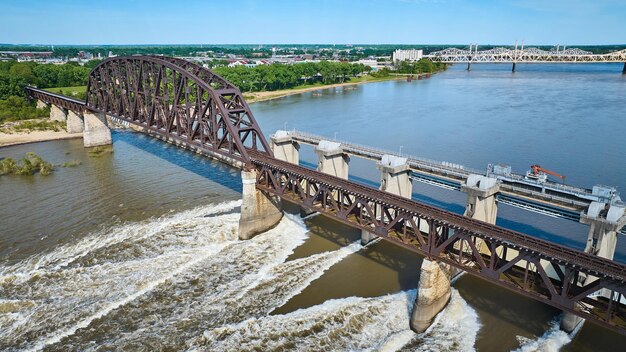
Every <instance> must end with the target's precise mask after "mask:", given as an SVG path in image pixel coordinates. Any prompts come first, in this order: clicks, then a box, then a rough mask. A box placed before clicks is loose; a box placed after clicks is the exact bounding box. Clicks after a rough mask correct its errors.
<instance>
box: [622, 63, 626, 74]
mask: <svg viewBox="0 0 626 352" xmlns="http://www.w3.org/2000/svg"><path fill="white" fill-rule="evenodd" d="M622 74H623V75H626V62H624V68H623V69H622Z"/></svg>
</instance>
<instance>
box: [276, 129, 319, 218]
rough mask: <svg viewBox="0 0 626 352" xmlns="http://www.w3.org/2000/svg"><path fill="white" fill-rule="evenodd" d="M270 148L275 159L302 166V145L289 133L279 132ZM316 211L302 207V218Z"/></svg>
mask: <svg viewBox="0 0 626 352" xmlns="http://www.w3.org/2000/svg"><path fill="white" fill-rule="evenodd" d="M270 148H272V152H273V153H274V157H275V158H276V159H278V160H283V161H286V162H288V163H292V164H295V165H299V164H300V144H299V143H298V142H296V141H295V140H293V138H291V136H290V135H289V131H284V130H278V131H276V133H274V134H273V135H272V137H271V138H270ZM314 213H316V211H313V210H310V209H307V208H305V207H300V217H303V218H304V217H307V216H309V215H311V214H314Z"/></svg>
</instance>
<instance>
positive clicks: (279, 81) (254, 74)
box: [213, 61, 372, 92]
mask: <svg viewBox="0 0 626 352" xmlns="http://www.w3.org/2000/svg"><path fill="white" fill-rule="evenodd" d="M371 70H372V68H371V67H369V66H365V65H363V64H351V63H347V62H332V61H320V62H303V63H297V64H293V65H284V64H272V65H257V66H254V67H248V66H243V65H241V66H235V67H227V66H220V67H216V68H214V69H213V71H214V72H215V73H217V74H218V75H220V76H222V77H224V78H225V79H226V80H228V81H230V82H231V83H232V84H234V85H236V86H237V87H239V89H241V90H242V91H246V92H259V91H272V90H279V89H289V88H294V87H297V86H301V85H307V84H315V83H322V84H333V83H343V82H346V81H348V80H350V79H351V78H352V77H356V76H358V75H360V74H362V73H368V72H370V71H371Z"/></svg>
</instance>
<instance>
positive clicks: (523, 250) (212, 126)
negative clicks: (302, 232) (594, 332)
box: [27, 56, 626, 334]
mask: <svg viewBox="0 0 626 352" xmlns="http://www.w3.org/2000/svg"><path fill="white" fill-rule="evenodd" d="M27 93H28V94H29V95H30V96H31V97H32V98H33V99H37V100H38V104H43V103H46V104H50V105H51V115H52V114H54V115H55V116H56V117H58V116H65V118H66V120H67V126H68V129H69V128H70V126H73V127H72V128H80V129H81V130H82V128H83V127H84V134H83V138H84V143H85V145H86V146H92V145H98V144H107V143H108V144H110V143H111V136H110V131H109V130H108V126H107V123H108V122H107V119H108V118H113V119H118V120H122V121H124V122H126V123H129V124H130V125H131V126H132V127H133V128H134V129H135V130H138V131H140V132H143V133H147V134H150V135H152V136H155V137H158V138H161V139H163V140H166V141H168V142H170V143H174V144H177V145H180V146H181V147H185V148H188V149H191V150H194V151H196V152H199V153H203V154H206V155H208V156H211V157H213V158H216V159H219V160H221V161H224V162H227V163H229V164H231V165H233V166H236V167H239V168H241V169H242V181H243V182H242V183H243V203H242V206H241V218H240V225H239V237H240V238H241V239H247V238H250V237H252V236H254V235H255V234H257V233H260V232H263V231H266V230H267V229H269V228H271V227H273V226H275V225H276V223H277V222H278V221H279V220H280V218H281V216H282V210H281V207H280V200H284V201H288V202H292V203H296V204H298V205H300V206H302V207H303V208H304V209H305V210H308V211H317V212H319V213H320V214H322V215H324V216H327V217H329V218H332V219H335V220H337V221H340V222H343V223H345V224H348V225H350V226H353V227H355V228H358V229H361V230H362V242H366V241H371V239H372V238H376V237H380V238H382V239H384V240H387V241H390V242H392V243H395V244H398V245H400V246H403V247H405V248H407V249H409V250H412V251H414V252H417V253H419V254H421V255H423V256H425V257H426V259H425V260H424V261H423V264H422V271H421V275H422V276H429V275H434V276H435V277H437V278H438V279H437V280H428V279H424V280H420V285H421V284H422V281H423V282H425V283H431V282H434V281H436V285H437V286H438V287H436V289H435V290H432V288H433V287H425V289H426V290H424V291H423V296H420V297H419V299H418V300H416V303H415V305H414V309H413V313H412V318H411V326H412V328H414V329H415V330H416V331H424V330H425V329H426V327H427V326H428V324H430V322H431V321H432V319H433V318H434V316H435V314H437V313H438V312H439V311H441V309H443V307H444V306H445V304H446V303H447V301H448V299H449V297H450V281H449V275H450V272H451V269H450V268H451V267H452V268H457V269H459V270H462V271H465V272H467V273H469V274H472V275H474V276H477V277H480V278H482V279H484V280H486V281H489V282H491V283H494V284H496V285H499V286H502V287H505V288H508V289H510V290H513V291H515V292H518V293H521V294H523V295H526V296H528V297H531V298H533V299H535V300H537V301H540V302H544V303H546V304H549V305H551V306H554V307H556V308H558V309H561V310H563V311H565V312H569V313H570V316H571V317H574V318H576V317H582V318H586V319H589V320H590V321H593V322H595V323H597V324H600V325H602V326H605V327H608V328H610V329H613V330H615V331H618V332H620V333H622V334H626V305H625V303H626V265H624V264H622V263H618V262H615V261H613V260H611V258H612V256H613V252H614V250H615V242H616V241H617V236H616V232H617V231H618V230H619V229H617V227H619V226H623V223H622V222H621V221H620V223H619V226H618V225H617V224H614V223H613V222H614V221H613V220H614V218H615V217H616V216H617V218H619V219H623V217H622V216H623V215H624V209H623V208H622V207H619V206H615V205H612V204H604V203H601V202H592V203H591V204H590V205H589V208H588V209H586V210H585V212H584V214H581V217H582V216H583V215H584V218H585V219H587V220H588V221H589V222H590V223H591V224H592V226H591V230H590V241H589V243H588V248H587V249H586V251H585V252H583V251H580V250H577V249H572V248H568V247H565V246H562V245H559V244H556V243H552V242H549V241H545V240H541V239H538V238H536V237H533V236H529V235H526V234H522V233H519V232H516V231H512V230H508V229H505V228H502V227H499V226H496V225H495V216H496V210H497V206H496V194H497V193H498V192H499V189H500V183H499V181H498V180H497V179H496V178H491V177H488V176H485V175H473V174H470V175H466V178H465V180H464V183H463V184H462V185H461V188H462V189H464V190H465V191H466V192H467V193H468V206H467V211H466V216H464V215H459V214H455V213H452V212H449V211H446V210H443V209H439V208H436V207H432V206H429V205H426V204H423V203H420V202H416V201H414V200H412V199H410V194H409V195H408V196H407V194H406V192H407V190H408V191H410V189H411V181H410V177H409V168H410V166H409V165H407V161H406V160H403V159H402V158H398V157H395V156H393V155H382V156H381V157H380V160H379V162H378V166H379V168H380V169H381V172H382V177H383V182H381V187H380V189H375V188H372V187H368V186H363V185H361V184H358V183H355V182H351V181H349V180H347V177H348V161H349V156H348V155H347V154H346V153H345V151H344V148H343V147H342V146H341V144H340V143H336V142H332V141H319V142H318V145H317V147H316V153H317V154H318V157H319V159H318V162H319V163H318V170H317V171H316V170H310V169H307V168H303V167H301V166H299V165H298V164H299V159H298V158H299V154H298V150H299V145H298V141H297V140H296V139H294V138H292V136H290V135H289V134H288V133H286V132H285V131H282V133H277V134H276V135H274V136H272V141H271V142H272V143H271V145H270V144H269V143H268V142H267V141H266V139H265V137H264V135H263V133H262V132H261V129H260V127H259V125H258V124H257V122H256V120H255V118H254V116H253V113H252V111H251V109H250V108H249V106H248V104H247V103H246V102H245V100H244V99H243V95H242V94H241V92H240V91H239V89H238V88H237V87H235V86H233V85H232V84H231V83H230V82H228V81H226V80H225V79H223V78H222V77H220V76H218V75H216V74H215V73H213V72H211V71H210V70H208V69H206V68H203V67H201V66H198V65H196V64H193V63H190V62H188V61H185V60H181V59H176V58H169V57H159V56H130V57H116V58H109V59H106V60H104V61H102V62H101V63H100V64H99V65H98V66H96V67H95V68H94V69H93V70H92V72H91V73H90V76H89V83H88V87H87V101H86V102H82V101H78V100H75V99H71V98H67V97H63V96H61V95H58V94H53V93H49V92H46V91H43V90H40V89H36V88H33V87H27ZM81 122H84V125H80V124H81ZM107 133H108V135H107ZM348 149H349V148H348ZM357 149H358V148H357ZM596 225H597V226H596ZM619 228H621V227H619ZM439 263H443V264H439ZM446 276H447V277H448V280H446V279H445V278H446ZM420 292H422V287H421V286H420ZM446 295H447V296H446ZM567 329H568V330H571V329H573V327H572V326H570V325H568V328H567Z"/></svg>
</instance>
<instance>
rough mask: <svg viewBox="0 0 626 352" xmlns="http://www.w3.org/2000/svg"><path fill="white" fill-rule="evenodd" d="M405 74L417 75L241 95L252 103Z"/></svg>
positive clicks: (367, 81)
mask: <svg viewBox="0 0 626 352" xmlns="http://www.w3.org/2000/svg"><path fill="white" fill-rule="evenodd" d="M424 75H425V74H424ZM407 76H414V77H417V76H418V75H405V74H394V75H389V76H384V77H372V76H364V77H359V78H356V79H354V80H351V81H350V82H345V83H335V84H320V85H311V86H307V87H301V88H290V89H282V90H274V91H263V92H246V93H244V94H243V96H244V98H245V99H246V102H248V103H249V104H252V103H256V102H259V101H267V100H273V99H279V98H283V97H286V96H289V95H295V94H301V93H305V92H312V91H316V90H322V89H329V88H337V87H345V86H354V85H358V84H365V83H376V82H385V81H397V80H402V79H406V78H407Z"/></svg>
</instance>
